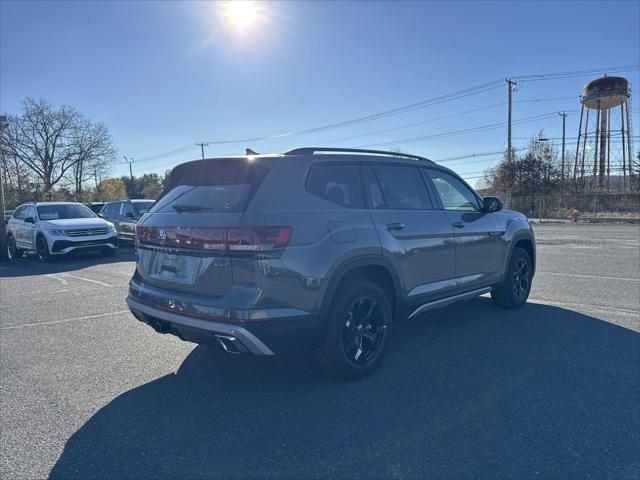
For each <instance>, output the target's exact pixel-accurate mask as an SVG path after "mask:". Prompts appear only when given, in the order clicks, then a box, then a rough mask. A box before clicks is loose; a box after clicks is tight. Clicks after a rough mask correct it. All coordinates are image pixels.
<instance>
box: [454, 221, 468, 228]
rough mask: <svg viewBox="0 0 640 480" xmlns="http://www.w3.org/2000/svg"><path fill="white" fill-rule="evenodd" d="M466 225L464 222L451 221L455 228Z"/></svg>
mask: <svg viewBox="0 0 640 480" xmlns="http://www.w3.org/2000/svg"><path fill="white" fill-rule="evenodd" d="M465 225H466V223H464V222H453V226H454V227H456V228H463V227H464V226H465Z"/></svg>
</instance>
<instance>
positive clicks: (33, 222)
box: [7, 202, 118, 262]
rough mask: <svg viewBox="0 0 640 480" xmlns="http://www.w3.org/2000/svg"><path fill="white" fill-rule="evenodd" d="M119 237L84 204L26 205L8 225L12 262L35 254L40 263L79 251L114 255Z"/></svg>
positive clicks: (17, 211) (53, 203)
mask: <svg viewBox="0 0 640 480" xmlns="http://www.w3.org/2000/svg"><path fill="white" fill-rule="evenodd" d="M117 248H118V235H117V233H116V229H115V227H114V226H113V224H112V223H111V222H107V221H106V220H103V219H102V218H100V217H98V216H97V215H96V214H95V213H93V212H92V211H91V210H90V209H89V208H87V207H86V206H84V205H82V204H81V203H74V202H38V203H25V204H23V205H20V206H19V207H18V208H16V209H15V211H14V212H13V215H12V217H11V219H10V220H9V223H8V224H7V250H8V254H9V258H19V257H21V256H22V254H23V253H25V252H29V251H31V252H35V253H37V254H38V257H39V258H40V261H42V262H47V261H49V260H51V259H52V257H54V256H58V255H64V254H66V253H71V252H74V251H79V250H96V251H100V252H101V253H102V254H103V255H113V254H114V253H115V252H116V249H117Z"/></svg>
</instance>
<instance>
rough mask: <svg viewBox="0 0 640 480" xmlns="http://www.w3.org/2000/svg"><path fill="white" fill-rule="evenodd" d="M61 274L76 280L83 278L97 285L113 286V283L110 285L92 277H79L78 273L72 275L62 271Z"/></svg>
mask: <svg viewBox="0 0 640 480" xmlns="http://www.w3.org/2000/svg"><path fill="white" fill-rule="evenodd" d="M59 275H64V276H65V277H69V278H75V279H76V280H82V281H84V282H89V283H95V284H96V285H102V286H103V287H113V285H109V284H108V283H104V282H101V281H99V280H92V279H91V278H84V277H79V276H78V275H71V274H70V273H60V274H59Z"/></svg>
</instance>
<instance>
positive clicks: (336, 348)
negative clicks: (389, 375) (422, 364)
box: [315, 277, 393, 380]
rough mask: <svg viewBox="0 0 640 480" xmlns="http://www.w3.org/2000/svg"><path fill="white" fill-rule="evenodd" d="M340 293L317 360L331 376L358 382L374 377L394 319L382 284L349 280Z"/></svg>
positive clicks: (337, 295)
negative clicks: (361, 379) (372, 375)
mask: <svg viewBox="0 0 640 480" xmlns="http://www.w3.org/2000/svg"><path fill="white" fill-rule="evenodd" d="M338 292H339V293H337V294H336V296H335V297H334V299H333V301H332V304H331V309H330V313H329V319H328V324H327V330H326V332H325V335H324V338H323V339H322V341H321V343H320V345H319V346H318V347H317V349H316V351H315V358H316V362H317V363H318V365H319V366H320V368H322V369H323V370H325V371H326V372H328V373H329V374H331V375H333V376H335V377H338V378H341V379H345V380H355V379H358V378H363V377H366V376H367V375H370V374H371V373H372V372H373V371H374V370H375V369H376V368H377V366H378V365H379V363H380V362H381V360H382V357H383V356H384V352H385V349H386V345H387V341H388V338H389V333H390V329H391V324H392V317H393V315H392V309H391V303H390V302H389V299H388V297H387V295H386V294H385V293H384V290H383V289H382V288H380V286H379V285H378V284H376V283H374V282H371V281H370V280H367V279H365V278H361V277H354V278H351V279H349V280H347V281H346V282H344V283H343V284H341V285H340V288H339V290H338Z"/></svg>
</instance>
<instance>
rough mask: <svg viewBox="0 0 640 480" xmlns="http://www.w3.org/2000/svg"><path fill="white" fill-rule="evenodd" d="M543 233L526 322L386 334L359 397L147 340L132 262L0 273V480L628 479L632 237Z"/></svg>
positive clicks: (457, 321)
mask: <svg viewBox="0 0 640 480" xmlns="http://www.w3.org/2000/svg"><path fill="white" fill-rule="evenodd" d="M535 228H536V236H537V240H538V258H539V261H538V272H537V276H536V278H535V280H534V288H533V291H532V293H531V298H530V302H529V304H528V305H527V306H526V307H524V308H523V309H521V310H518V311H503V310H499V309H497V308H496V307H494V306H493V305H492V304H491V302H490V301H489V300H488V299H487V298H479V299H477V300H473V301H469V302H466V303H464V304H460V305H456V306H453V307H449V308H446V309H443V310H439V311H435V312H430V313H428V314H425V315H423V316H422V317H420V318H417V319H414V320H412V321H407V322H404V323H401V324H398V325H396V328H395V329H394V333H393V338H392V344H391V348H390V351H389V352H388V355H387V357H386V359H385V361H384V362H383V364H382V365H381V368H380V369H379V371H378V372H376V373H375V374H374V375H373V376H371V377H369V378H367V379H365V380H363V381H359V382H355V383H343V382H338V381H335V380H332V379H331V378H328V377H326V376H325V375H324V374H322V373H321V372H320V371H318V370H316V369H315V368H314V366H313V363H312V361H311V360H310V359H307V357H300V356H297V357H280V358H270V359H260V358H249V357H235V356H229V355H226V354H224V353H222V352H219V351H216V350H211V349H209V348H207V347H201V346H194V345H193V344H188V343H184V342H181V341H180V340H178V339H175V338H173V337H170V336H167V335H164V336H163V335H159V334H156V333H155V332H154V331H153V330H152V329H151V328H149V327H146V326H144V325H142V324H141V323H139V322H137V321H136V320H135V319H134V318H133V317H132V316H131V315H130V314H129V313H128V311H127V309H126V306H125V303H124V297H125V295H126V289H127V281H128V279H129V277H130V275H131V273H132V271H133V268H134V263H133V252H132V250H131V249H130V248H122V249H121V250H120V252H119V253H118V254H117V255H116V256H115V257H113V258H108V259H105V258H100V257H93V256H78V257H75V258H70V259H65V260H63V261H58V262H55V263H53V264H50V265H41V264H39V263H38V262H37V260H36V259H35V258H27V259H21V260H18V261H16V262H13V263H11V264H4V265H0V298H1V303H0V317H1V322H0V345H1V350H0V355H1V357H0V360H1V363H0V389H1V390H0V405H1V411H0V478H3V479H13V478H46V477H48V476H50V477H52V478H78V479H88V478H136V479H137V478H201V477H222V478H236V477H237V478H311V477H323V478H324V477H350V478H415V477H418V478H425V477H430V478H431V477H435V478H445V477H446V478H450V477H451V478H469V477H492V478H496V477H498V478H518V479H525V478H598V479H600V478H638V477H639V476H640V402H639V400H638V399H639V398H640V334H639V332H640V227H638V226H624V225H587V224H579V225H566V224H565V225H540V226H537V227H535Z"/></svg>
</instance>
